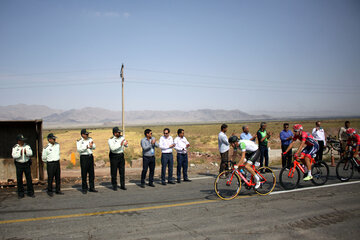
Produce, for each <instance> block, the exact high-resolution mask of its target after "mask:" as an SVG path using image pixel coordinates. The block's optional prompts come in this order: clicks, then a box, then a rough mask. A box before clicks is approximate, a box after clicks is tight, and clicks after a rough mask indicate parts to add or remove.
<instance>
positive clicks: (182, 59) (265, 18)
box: [0, 0, 360, 114]
mask: <svg viewBox="0 0 360 240" xmlns="http://www.w3.org/2000/svg"><path fill="white" fill-rule="evenodd" d="M122 63H124V64H125V87H126V89H125V91H126V94H125V104H126V110H144V109H150V110H176V109H178V110H195V109H200V108H210V109H240V110H243V111H247V112H253V111H261V110H267V111H296V110H301V111H304V110H309V111H316V110H322V111H334V112H337V111H340V112H348V113H350V112H353V113H356V114H358V113H359V111H360V104H359V102H360V97H359V96H360V95H359V90H360V81H359V80H360V1H357V0H354V1H350V0H344V1H339V0H335V1H331V0H330V1H329V0H322V1H321V0H308V1H291V0H289V1H285V0H282V1H274V0H273V1H268V0H264V1H250V0H249V1H240V0H239V1H190V0H189V1H6V0H3V1H0V83H1V85H0V105H12V104H17V103H26V104H41V105H47V106H49V107H52V108H59V109H64V110H66V109H71V108H82V107H90V106H91V107H102V108H107V109H115V110H121V83H120V79H119V70H120V66H121V64H122Z"/></svg>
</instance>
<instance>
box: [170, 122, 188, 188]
mask: <svg viewBox="0 0 360 240" xmlns="http://www.w3.org/2000/svg"><path fill="white" fill-rule="evenodd" d="M177 133H178V136H177V137H176V138H175V140H174V142H175V149H176V151H177V155H176V159H177V169H176V170H177V171H176V173H177V182H178V183H181V168H182V169H183V177H184V182H191V180H190V179H189V178H188V174H187V170H188V154H187V149H188V148H189V147H190V143H189V142H188V140H187V139H186V137H184V129H181V128H180V129H178V131H177Z"/></svg>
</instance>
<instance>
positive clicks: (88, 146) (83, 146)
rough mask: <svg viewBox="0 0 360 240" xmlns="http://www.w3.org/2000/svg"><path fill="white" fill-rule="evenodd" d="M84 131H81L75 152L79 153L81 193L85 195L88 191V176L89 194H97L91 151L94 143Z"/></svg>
mask: <svg viewBox="0 0 360 240" xmlns="http://www.w3.org/2000/svg"><path fill="white" fill-rule="evenodd" d="M89 133H90V132H88V131H86V129H81V138H80V139H79V140H78V141H77V142H76V148H77V151H78V152H79V153H80V167H81V179H82V184H81V185H82V191H81V192H82V193H83V194H86V193H87V191H88V185H87V180H86V179H87V175H88V174H89V185H90V188H89V192H97V190H95V183H94V180H95V172H94V156H93V150H94V149H95V147H96V146H95V143H94V141H93V140H92V138H91V137H89Z"/></svg>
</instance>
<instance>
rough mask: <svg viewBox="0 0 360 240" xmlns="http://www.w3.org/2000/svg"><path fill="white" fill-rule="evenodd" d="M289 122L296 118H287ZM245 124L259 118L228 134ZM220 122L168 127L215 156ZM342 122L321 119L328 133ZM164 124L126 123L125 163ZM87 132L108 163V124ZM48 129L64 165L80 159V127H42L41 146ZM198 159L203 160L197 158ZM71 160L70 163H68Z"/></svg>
mask: <svg viewBox="0 0 360 240" xmlns="http://www.w3.org/2000/svg"><path fill="white" fill-rule="evenodd" d="M314 122H315V121H314V120H311V121H300V122H296V123H301V124H302V125H303V126H304V129H305V131H309V132H311V131H312V129H313V127H314V126H315V123H314ZM350 122H351V126H352V127H353V128H356V129H359V128H360V119H351V120H350ZM289 123H290V126H292V125H293V124H294V123H295V122H294V121H290V122H289ZM244 124H247V125H248V126H249V127H250V132H251V134H253V135H254V134H256V131H257V130H258V128H259V122H249V123H236V124H228V125H229V128H228V132H227V134H228V136H229V135H231V133H233V132H235V134H236V135H238V136H239V135H240V133H241V132H242V126H243V125H244ZM220 125H221V124H202V125H173V126H169V128H170V129H171V135H172V136H173V138H175V137H176V135H177V134H176V132H177V129H178V128H183V129H185V136H186V138H187V139H188V141H189V142H190V144H191V149H190V152H201V153H209V154H211V155H213V156H214V157H217V156H218V149H217V135H218V133H219V131H220ZM282 125H283V121H281V122H279V121H274V122H268V127H267V129H268V131H270V132H272V133H273V136H272V137H271V138H270V141H269V146H270V147H271V148H273V149H278V148H280V139H279V133H280V132H281V131H282V128H283V127H282ZM343 125H344V120H343V119H341V120H324V121H322V126H323V128H324V129H325V130H326V132H327V133H328V134H331V135H337V132H338V129H339V128H340V127H341V126H343ZM164 127H165V126H147V127H141V126H139V127H128V128H126V139H127V140H128V142H129V147H128V148H127V149H126V151H125V159H126V161H127V164H129V163H130V161H131V160H132V159H137V158H140V157H141V153H142V151H141V147H140V140H141V139H142V138H143V137H144V130H145V128H150V129H152V131H153V136H154V137H155V138H156V139H157V140H158V139H159V138H160V136H162V131H163V128H164ZM88 130H89V131H90V132H92V133H91V134H90V136H91V137H92V138H93V140H94V142H95V143H96V150H95V151H94V157H95V161H99V160H103V161H105V162H106V163H107V164H109V163H108V162H109V157H108V154H109V147H108V143H107V141H108V139H109V138H110V137H111V136H112V129H111V128H95V129H88ZM49 132H53V133H54V134H55V135H56V136H57V137H58V140H57V141H58V142H59V143H60V144H61V160H63V161H62V164H63V165H69V162H70V155H71V153H72V152H74V153H76V160H77V164H76V165H78V162H79V154H77V151H76V140H77V139H79V138H80V129H68V130H45V131H44V146H45V144H47V140H46V136H47V134H48V133H49ZM160 155H161V153H160V151H159V150H157V151H156V158H157V162H159V159H160ZM198 161H203V159H201V158H200V159H199V160H198ZM70 164H71V163H70Z"/></svg>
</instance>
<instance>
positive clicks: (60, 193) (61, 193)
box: [55, 191, 64, 195]
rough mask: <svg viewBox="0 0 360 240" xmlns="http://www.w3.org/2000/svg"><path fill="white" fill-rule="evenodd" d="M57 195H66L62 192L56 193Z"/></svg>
mask: <svg viewBox="0 0 360 240" xmlns="http://www.w3.org/2000/svg"><path fill="white" fill-rule="evenodd" d="M55 194H57V195H64V193H63V192H62V191H58V192H55Z"/></svg>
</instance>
